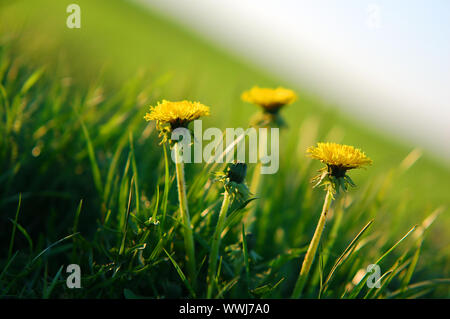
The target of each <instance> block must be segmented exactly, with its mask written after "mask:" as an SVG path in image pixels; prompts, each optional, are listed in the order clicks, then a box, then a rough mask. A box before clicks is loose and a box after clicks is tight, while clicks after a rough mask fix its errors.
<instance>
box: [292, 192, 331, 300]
mask: <svg viewBox="0 0 450 319" xmlns="http://www.w3.org/2000/svg"><path fill="white" fill-rule="evenodd" d="M332 198H333V197H332V194H331V191H330V190H328V191H327V194H326V195H325V202H324V203H323V208H322V213H321V214H320V218H319V222H318V223H317V227H316V231H315V232H314V236H313V238H312V240H311V243H310V244H309V247H308V251H307V252H306V255H305V259H304V260H303V264H302V268H301V270H300V274H299V276H298V279H297V283H296V284H295V288H294V292H293V293H292V298H300V296H301V294H302V291H303V288H304V286H305V283H306V279H307V278H308V275H309V271H310V269H311V265H312V263H313V261H314V257H315V255H316V251H317V247H319V242H320V237H322V233H323V229H324V227H325V221H326V220H327V213H328V209H329V208H330V205H331V201H332Z"/></svg>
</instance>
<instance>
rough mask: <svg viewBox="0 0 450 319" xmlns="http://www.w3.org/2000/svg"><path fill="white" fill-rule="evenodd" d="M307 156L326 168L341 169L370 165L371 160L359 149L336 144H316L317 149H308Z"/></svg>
mask: <svg viewBox="0 0 450 319" xmlns="http://www.w3.org/2000/svg"><path fill="white" fill-rule="evenodd" d="M307 152H308V153H309V156H310V157H312V158H315V159H318V160H320V161H321V162H322V163H325V164H327V165H328V166H336V167H340V168H343V169H346V170H347V169H352V168H358V167H361V166H364V165H370V164H372V160H371V159H370V158H369V157H367V156H366V154H364V153H363V152H362V151H361V150H360V149H357V148H354V147H353V146H349V145H341V144H336V143H317V147H313V146H312V147H310V148H308V150H307Z"/></svg>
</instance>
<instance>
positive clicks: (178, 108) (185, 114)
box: [144, 100, 210, 129]
mask: <svg viewBox="0 0 450 319" xmlns="http://www.w3.org/2000/svg"><path fill="white" fill-rule="evenodd" d="M209 114H210V113H209V107H208V106H206V105H203V104H201V103H200V102H191V101H186V100H184V101H179V102H171V101H167V100H163V101H162V102H159V103H158V104H157V105H156V106H151V107H150V112H149V113H146V114H145V117H144V119H145V120H147V121H157V122H160V123H168V124H170V126H171V128H172V129H175V128H177V127H186V126H187V125H188V124H189V123H190V122H192V121H194V120H196V119H198V118H200V117H201V116H208V115H209Z"/></svg>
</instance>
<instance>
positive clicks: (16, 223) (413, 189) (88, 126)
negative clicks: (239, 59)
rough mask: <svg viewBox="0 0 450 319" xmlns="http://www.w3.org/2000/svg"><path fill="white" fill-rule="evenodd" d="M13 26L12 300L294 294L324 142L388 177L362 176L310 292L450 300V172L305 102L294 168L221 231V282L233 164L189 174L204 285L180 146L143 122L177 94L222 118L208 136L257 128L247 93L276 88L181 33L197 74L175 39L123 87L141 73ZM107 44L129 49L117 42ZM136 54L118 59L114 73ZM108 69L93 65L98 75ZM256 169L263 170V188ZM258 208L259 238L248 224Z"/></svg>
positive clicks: (2, 114)
mask: <svg viewBox="0 0 450 319" xmlns="http://www.w3.org/2000/svg"><path fill="white" fill-rule="evenodd" d="M90 6H93V5H92V4H91V5H90ZM114 8H116V9H114ZM117 9H123V10H121V11H120V12H117V11H115V10H117ZM105 11H106V13H103V14H113V16H115V15H117V16H127V15H128V16H130V15H132V16H133V17H134V18H135V21H136V25H137V26H138V27H137V29H144V31H143V33H142V35H144V34H145V32H147V31H148V32H153V34H155V32H156V31H155V30H154V25H152V27H153V29H152V28H148V27H146V24H145V23H144V22H143V21H144V18H143V17H146V15H144V14H141V13H137V11H133V9H130V8H128V7H127V6H125V5H124V4H123V3H121V2H117V3H116V2H114V4H113V5H111V7H108V8H107V9H105ZM99 12H101V11H99ZM119 13H120V14H119ZM99 14H102V13H99ZM104 18H105V17H104ZM118 19H119V20H120V18H118ZM141 19H142V20H141ZM3 21H4V20H3ZM99 21H102V20H101V19H100V20H99ZM152 21H153V22H151V24H153V23H154V24H156V25H158V23H159V22H155V21H159V20H152ZM3 23H5V22H3ZM48 23H50V22H48ZM96 23H97V24H100V23H101V22H98V21H97V22H96ZM109 23H111V26H110V27H111V28H114V24H112V22H107V24H109ZM160 23H161V25H165V24H163V22H160ZM130 28H132V27H130ZM147 28H148V29H152V30H153V31H149V30H147ZM2 30H3V33H2V35H5V37H2V44H1V47H0V48H1V50H0V52H1V57H0V83H1V86H0V119H1V121H0V132H1V138H0V168H1V171H0V211H1V212H2V218H3V222H2V223H1V230H2V232H1V235H0V238H1V242H2V247H3V250H2V251H3V252H4V253H3V254H1V255H0V296H2V297H6V296H14V297H33V298H34V297H38V298H40V297H55V298H63V297H76V298H86V297H94V298H95V297H99V298H107V297H124V296H125V297H134V296H144V297H153V298H168V297H189V296H191V297H193V296H195V297H206V296H207V291H208V283H210V282H211V280H214V283H213V286H214V289H210V291H211V297H219V298H222V297H225V298H230V297H237V298H241V297H273V298H282V297H285V298H288V297H290V296H291V293H292V291H293V289H294V285H295V282H296V280H297V277H298V273H299V271H300V267H301V263H302V261H303V258H304V256H305V254H306V251H307V249H308V244H309V242H310V240H311V238H312V236H313V233H314V229H315V227H316V224H317V221H318V216H320V213H321V209H322V205H321V203H322V202H323V191H321V190H319V189H312V188H311V183H310V179H311V178H312V177H314V176H315V175H316V174H317V173H316V171H317V169H319V168H320V166H319V165H316V164H314V163H313V162H312V161H311V159H308V158H307V157H305V152H306V149H307V147H309V146H311V145H314V144H315V143H316V142H317V141H321V140H326V141H335V142H345V143H346V144H352V145H355V146H358V147H361V148H363V149H364V151H365V152H367V154H370V157H371V158H372V159H373V160H374V165H373V167H371V168H370V169H368V170H361V171H362V172H357V171H355V172H354V174H352V179H353V180H355V182H356V184H357V185H358V187H357V188H355V189H352V191H351V192H349V193H347V194H346V195H345V196H342V197H340V198H338V199H337V200H336V202H335V203H334V204H333V205H332V206H331V207H330V210H329V213H328V217H327V221H326V225H327V226H326V227H325V229H324V233H323V234H322V239H321V244H320V245H319V247H318V250H317V255H316V258H315V260H314V262H313V263H312V265H311V269H310V271H309V276H308V281H307V282H306V283H305V285H304V288H303V294H302V296H303V297H308V298H317V297H321V298H340V297H347V298H356V297H359V298H365V297H366V298H390V297H392V298H405V297H448V296H449V290H448V287H449V286H448V285H449V280H448V279H446V278H448V277H449V267H450V265H449V253H450V252H449V250H448V245H447V244H446V243H448V234H447V229H448V225H449V223H448V217H447V216H446V214H447V213H448V212H447V211H446V207H445V205H448V203H449V202H448V199H447V196H448V190H449V187H448V180H449V179H448V178H447V177H448V176H449V173H448V171H447V170H446V169H445V168H444V167H442V166H440V165H439V164H436V163H434V162H433V161H431V160H430V159H429V157H427V155H426V154H425V155H423V156H421V152H420V151H418V150H413V151H412V152H410V151H411V150H409V149H407V148H404V147H401V146H398V145H397V144H395V143H392V142H391V141H387V140H385V139H384V138H380V137H378V136H377V135H374V134H371V133H368V132H367V130H366V129H365V128H363V127H358V126H357V124H353V122H352V123H351V121H350V120H345V119H342V118H341V117H340V116H334V115H333V114H332V113H331V111H324V110H323V108H321V107H322V106H321V104H320V103H319V102H317V100H315V99H313V98H311V97H308V96H307V95H305V94H299V100H298V101H297V102H295V103H293V104H292V105H290V106H289V107H287V108H286V110H283V112H284V113H283V116H284V117H285V118H286V122H287V124H288V129H286V130H285V131H284V132H283V133H282V135H281V137H282V143H281V156H280V171H279V172H278V173H277V174H275V175H268V176H264V183H262V185H261V187H260V191H259V194H258V199H256V200H254V201H253V202H250V203H249V204H248V205H247V206H246V207H245V208H244V209H237V208H238V207H236V206H234V207H233V206H232V205H231V207H230V209H229V210H228V216H227V218H226V219H225V220H224V221H223V223H220V225H221V226H220V229H223V231H222V232H221V235H222V236H221V237H219V238H220V245H219V249H218V258H217V259H215V260H217V268H216V269H215V270H214V271H211V272H214V273H215V277H214V278H210V280H209V281H208V267H209V258H210V253H211V243H212V239H213V238H214V234H215V233H216V225H217V224H218V219H219V215H220V214H219V212H220V210H221V207H222V206H223V196H222V195H221V194H222V193H223V191H224V188H223V185H221V184H220V183H213V182H212V179H213V178H214V176H213V175H212V173H213V172H215V171H218V170H220V169H223V167H214V169H212V167H213V165H204V164H192V165H186V167H185V169H186V172H185V173H186V197H187V202H188V203H189V213H190V218H191V224H192V230H193V240H194V243H195V259H196V260H195V261H196V266H197V274H196V275H195V276H196V277H197V284H196V285H195V286H193V285H191V283H190V279H191V277H192V274H190V273H189V271H188V266H187V264H186V250H185V243H184V237H183V221H182V216H181V215H180V213H179V199H178V194H177V193H178V192H177V180H176V167H175V165H174V163H173V162H172V161H171V160H170V155H169V154H168V149H167V148H165V147H160V146H158V144H159V141H160V139H159V138H158V132H157V130H156V129H155V126H154V124H152V123H150V124H148V123H146V122H144V121H143V117H144V115H145V113H146V112H147V111H148V106H149V105H155V103H156V102H157V101H159V100H161V99H163V98H168V97H174V98H177V99H184V98H192V99H194V100H201V101H205V103H207V105H211V107H212V115H211V117H210V119H208V120H207V121H205V124H204V125H205V127H207V126H208V125H210V124H214V125H216V126H218V127H220V128H222V129H223V128H225V127H238V126H243V127H245V126H246V125H247V123H248V120H249V118H250V115H251V114H252V112H253V111H254V107H253V106H249V105H245V104H244V103H242V102H241V101H240V93H241V91H243V90H244V89H246V88H248V87H250V86H251V85H253V84H255V83H258V82H261V83H267V85H274V86H276V85H278V83H274V82H276V79H269V78H268V77H267V76H265V75H262V74H261V73H259V72H257V71H252V70H251V69H249V68H246V67H243V66H241V65H239V64H237V63H234V62H230V61H231V59H230V58H229V57H224V56H223V55H220V54H218V53H217V55H216V51H215V50H212V49H208V47H205V46H202V45H201V44H199V43H200V42H196V41H198V40H195V38H191V37H188V36H186V37H183V34H182V33H181V31H179V30H177V29H176V28H175V29H170V30H169V31H168V32H169V33H168V34H176V35H177V38H176V39H185V38H187V39H188V40H180V41H182V43H183V44H184V43H185V42H184V41H188V42H192V43H193V44H190V45H189V44H187V45H186V46H185V47H184V48H185V49H186V51H185V52H190V53H189V54H191V56H192V59H191V61H190V62H189V63H187V64H186V63H185V64H186V65H183V63H181V62H180V61H179V60H178V59H177V57H178V56H177V55H176V54H174V53H173V52H172V51H171V52H172V53H170V55H169V56H167V57H164V55H163V54H162V52H163V51H164V50H168V49H169V48H170V47H173V48H175V47H177V45H180V42H178V43H177V45H175V41H174V39H175V36H170V37H169V40H167V39H166V40H165V41H166V42H164V41H162V39H160V41H159V47H161V48H160V49H156V46H155V47H153V45H152V47H145V46H144V47H142V48H141V50H142V51H140V52H138V53H137V55H136V56H134V61H132V62H127V63H129V64H128V65H127V66H126V67H125V66H124V65H121V66H120V68H125V69H127V70H128V73H131V74H135V75H134V76H133V77H129V78H128V80H126V81H123V80H122V81H118V79H123V78H125V77H122V76H121V75H118V74H116V73H115V71H114V72H113V71H111V73H108V72H109V71H105V72H104V73H102V74H100V75H97V76H96V77H93V78H92V77H91V78H84V77H82V76H81V75H80V73H83V72H84V71H83V70H82V66H80V64H79V63H80V62H74V63H71V62H72V60H71V59H68V60H69V61H68V60H67V59H61V60H58V59H57V60H58V61H59V62H56V63H50V62H48V61H46V62H45V63H44V62H40V61H39V59H36V60H34V61H33V60H28V59H27V57H28V56H30V55H29V53H28V55H27V53H26V52H24V51H22V50H21V49H18V48H22V47H21V45H20V39H14V36H12V38H13V40H5V38H6V37H10V36H11V34H14V33H11V34H9V33H7V32H5V31H4V30H5V24H3V25H2ZM27 30H28V31H27ZM42 30H44V29H42ZM42 30H41V31H42ZM88 30H90V29H88ZM96 30H97V31H98V29H96ZM130 30H134V29H130ZM97 31H95V32H97ZM23 32H25V33H26V32H31V31H30V30H29V29H25V30H24V31H23ZM89 32H92V33H89ZM95 32H94V31H88V33H87V34H85V35H84V36H85V37H86V38H84V39H83V41H85V42H88V43H91V44H92V42H90V41H89V38H90V37H91V36H92V37H93V38H95V36H96V35H95ZM120 32H124V33H125V32H128V31H125V30H121V31H120ZM159 32H162V31H161V29H160V31H159ZM130 33H132V34H133V37H135V36H136V37H138V36H137V35H136V33H133V32H130ZM41 35H42V34H41ZM69 37H70V36H69ZM122 40H123V41H124V42H125V44H124V45H125V46H126V45H128V44H129V43H128V44H127V43H126V41H127V40H126V39H125V37H124V38H123V39H122ZM72 41H76V39H75V38H72ZM98 41H100V42H102V41H103V42H102V43H101V45H102V46H103V47H104V48H108V45H110V46H112V47H114V42H107V40H105V39H103V38H102V39H100V38H99V40H98ZM172 41H174V42H172ZM76 43H78V42H76ZM116 44H117V43H116ZM22 45H23V44H22ZM86 46H89V44H87V45H86ZM149 48H150V49H154V50H155V52H154V55H153V56H150V55H148V54H149V52H150V51H151V50H150V51H147V50H149ZM133 49H134V50H137V51H138V48H136V47H135V48H133ZM89 50H92V48H91V49H88V48H84V49H83V51H84V52H93V51H89ZM160 50H161V51H160ZM196 50H197V51H196ZM68 51H70V50H68ZM22 52H23V53H22ZM144 52H147V53H144ZM195 52H200V53H198V55H197V54H195ZM127 54H128V51H127ZM127 54H125V56H121V52H120V50H118V49H116V51H115V52H114V56H115V57H114V59H113V60H114V62H116V63H118V62H119V61H120V59H123V60H125V59H126V58H127ZM68 55H69V56H71V55H70V53H68ZM71 57H72V58H73V57H74V56H73V55H72V56H71ZM205 57H207V58H206V59H205ZM146 59H147V60H148V59H150V60H151V61H153V63H154V64H152V66H154V65H155V64H157V63H158V61H160V60H163V61H164V64H162V65H161V66H160V67H154V68H152V67H149V68H147V69H146V70H144V71H141V72H135V73H133V72H132V71H131V70H133V67H132V65H131V64H132V63H142V64H143V65H144V61H146ZM42 61H45V59H43V60H42ZM172 61H173V62H172ZM184 62H186V61H184ZM200 62H204V63H203V64H202V63H200ZM91 63H92V64H91ZM43 64H45V67H43ZM93 64H95V63H93V62H92V61H91V62H90V63H88V66H85V67H86V68H88V69H89V68H91V69H90V70H89V71H91V72H92V71H93V70H94V69H93V68H92V65H93ZM124 64H126V63H124ZM148 65H149V64H147V65H146V66H148ZM167 65H169V67H167ZM205 65H206V66H205ZM36 66H37V67H36ZM196 67H197V69H196ZM201 67H203V69H202V68H201ZM99 69H100V68H97V69H96V70H97V71H98V70H99ZM113 69H114V68H113ZM194 69H195V70H194ZM179 70H180V71H179ZM169 71H170V72H172V73H170V72H169ZM194 71H195V72H194ZM202 72H203V73H202ZM119 73H120V72H119ZM199 73H202V74H203V75H202V76H199ZM223 73H224V74H226V76H221V75H222V74H223ZM112 74H115V75H114V76H113V75H112ZM106 75H111V77H114V78H113V79H111V80H110V79H109V76H106ZM202 78H205V79H206V80H201V79H202ZM193 79H197V80H193ZM219 88H220V89H219ZM330 119H332V120H330ZM283 134H284V135H283ZM219 166H220V165H219ZM254 169H255V165H250V166H249V176H253V171H254ZM352 173H353V172H352ZM255 207H256V209H255ZM252 209H255V211H254V219H253V222H252V223H251V228H250V229H251V233H249V229H248V228H247V227H246V228H245V229H246V230H245V229H244V228H243V226H242V224H243V218H244V217H245V214H246V213H248V211H249V210H252ZM414 226H415V227H414ZM216 235H217V234H216ZM216 238H218V237H217V236H216ZM70 263H76V264H79V265H80V266H81V270H82V287H83V289H79V290H76V289H73V290H70V289H68V288H67V287H66V284H65V271H64V269H63V270H61V269H62V268H61V267H62V266H63V265H68V264H70ZM369 264H379V265H380V266H381V270H382V275H383V277H382V280H381V288H380V289H368V288H367V286H366V285H365V281H366V280H367V277H364V272H362V270H365V269H366V268H367V266H368V265H369Z"/></svg>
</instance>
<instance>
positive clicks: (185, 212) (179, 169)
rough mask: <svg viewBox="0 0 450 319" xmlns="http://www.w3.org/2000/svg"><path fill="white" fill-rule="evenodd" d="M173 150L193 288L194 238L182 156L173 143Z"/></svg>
mask: <svg viewBox="0 0 450 319" xmlns="http://www.w3.org/2000/svg"><path fill="white" fill-rule="evenodd" d="M174 148H175V154H176V163H175V167H176V174H177V186H178V187H177V188H178V201H179V203H180V214H181V220H182V223H183V233H184V246H185V249H186V262H187V268H188V273H189V277H190V280H191V284H192V286H195V282H196V277H197V272H196V267H195V246H194V236H193V233H192V227H191V219H190V216H189V208H188V201H187V196H186V183H185V180H184V163H183V161H182V156H181V154H180V149H179V146H178V143H175V145H174Z"/></svg>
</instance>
